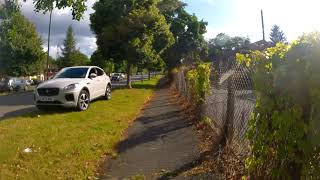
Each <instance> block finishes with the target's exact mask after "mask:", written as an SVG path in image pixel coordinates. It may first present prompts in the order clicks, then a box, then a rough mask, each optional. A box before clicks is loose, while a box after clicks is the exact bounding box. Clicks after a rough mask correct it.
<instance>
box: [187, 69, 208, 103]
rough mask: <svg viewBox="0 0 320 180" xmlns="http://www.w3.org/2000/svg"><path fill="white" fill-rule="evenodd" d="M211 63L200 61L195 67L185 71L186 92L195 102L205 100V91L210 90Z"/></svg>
mask: <svg viewBox="0 0 320 180" xmlns="http://www.w3.org/2000/svg"><path fill="white" fill-rule="evenodd" d="M210 74H211V64H209V63H200V64H198V65H197V67H196V68H195V69H192V70H189V71H188V72H187V80H188V85H189V86H188V88H189V89H188V92H189V94H190V95H191V96H194V97H193V98H194V99H195V100H196V102H197V104H202V103H204V101H205V96H206V93H208V92H209V91H210Z"/></svg>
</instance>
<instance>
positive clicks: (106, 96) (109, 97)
mask: <svg viewBox="0 0 320 180" xmlns="http://www.w3.org/2000/svg"><path fill="white" fill-rule="evenodd" d="M111 97H112V95H111V86H110V84H108V85H107V87H106V92H105V95H104V98H105V99H106V100H110V99H111Z"/></svg>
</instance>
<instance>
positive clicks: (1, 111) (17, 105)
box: [0, 92, 37, 120]
mask: <svg viewBox="0 0 320 180" xmlns="http://www.w3.org/2000/svg"><path fill="white" fill-rule="evenodd" d="M35 110H37V109H36V107H35V106H34V104H33V92H26V93H18V94H10V95H6V96H0V120H1V119H4V118H9V117H14V116H19V115H22V114H25V113H29V112H32V111H35Z"/></svg>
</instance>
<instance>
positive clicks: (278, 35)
mask: <svg viewBox="0 0 320 180" xmlns="http://www.w3.org/2000/svg"><path fill="white" fill-rule="evenodd" d="M270 40H271V41H272V43H273V44H274V45H275V44H277V43H279V42H286V41H287V38H286V36H285V34H284V32H283V31H282V30H281V29H280V27H279V26H278V25H276V24H275V25H273V26H272V28H271V33H270Z"/></svg>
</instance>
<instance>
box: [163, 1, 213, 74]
mask: <svg viewBox="0 0 320 180" xmlns="http://www.w3.org/2000/svg"><path fill="white" fill-rule="evenodd" d="M185 6H186V4H185V3H183V2H181V1H179V0H163V1H161V2H160V3H159V4H158V7H159V9H160V10H161V12H162V13H163V14H164V16H165V17H166V20H167V22H168V23H169V24H171V27H170V31H171V32H172V33H173V36H174V37H175V44H174V45H173V46H171V47H170V48H169V49H167V50H166V52H165V53H164V55H163V59H164V60H166V64H167V66H168V67H169V68H173V67H175V66H177V65H179V64H180V63H181V62H182V61H181V60H182V59H184V60H185V61H191V62H193V61H195V60H199V59H205V58H206V57H207V52H208V46H207V43H206V41H205V39H204V37H203V35H204V34H205V33H206V25H207V23H206V22H204V21H198V18H197V17H196V16H195V15H190V14H189V13H188V12H187V11H186V10H185Z"/></svg>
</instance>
